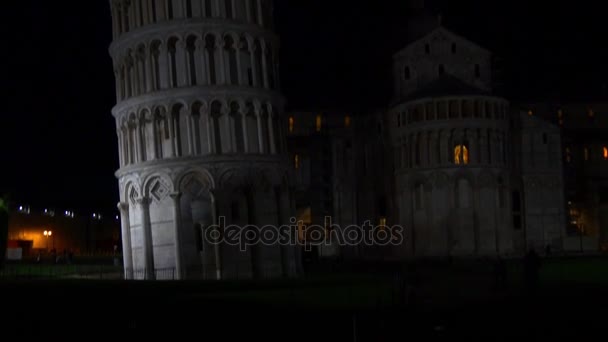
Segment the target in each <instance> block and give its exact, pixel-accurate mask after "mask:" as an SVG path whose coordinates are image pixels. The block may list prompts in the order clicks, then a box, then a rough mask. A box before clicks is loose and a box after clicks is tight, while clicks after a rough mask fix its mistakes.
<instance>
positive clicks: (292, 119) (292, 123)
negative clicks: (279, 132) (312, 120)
mask: <svg viewBox="0 0 608 342" xmlns="http://www.w3.org/2000/svg"><path fill="white" fill-rule="evenodd" d="M295 123H296V120H295V119H294V117H293V116H290V117H289V133H293V130H294V128H295Z"/></svg>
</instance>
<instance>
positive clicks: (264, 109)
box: [262, 105, 271, 153]
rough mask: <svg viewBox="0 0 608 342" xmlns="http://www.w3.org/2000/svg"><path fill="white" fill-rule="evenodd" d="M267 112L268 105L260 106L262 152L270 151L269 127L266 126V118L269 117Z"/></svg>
mask: <svg viewBox="0 0 608 342" xmlns="http://www.w3.org/2000/svg"><path fill="white" fill-rule="evenodd" d="M269 116H270V114H269V112H268V106H267V105H264V106H262V138H263V145H264V151H263V153H270V144H271V141H270V128H269V127H268V122H269V121H268V119H269Z"/></svg>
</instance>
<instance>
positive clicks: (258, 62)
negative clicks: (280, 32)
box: [254, 39, 264, 87]
mask: <svg viewBox="0 0 608 342" xmlns="http://www.w3.org/2000/svg"><path fill="white" fill-rule="evenodd" d="M254 57H255V58H254V60H255V72H256V74H257V75H256V80H257V84H256V87H263V86H264V75H263V71H264V70H263V68H262V58H263V55H262V45H261V44H260V41H259V40H257V39H256V40H255V42H254Z"/></svg>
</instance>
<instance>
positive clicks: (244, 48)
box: [239, 37, 254, 87]
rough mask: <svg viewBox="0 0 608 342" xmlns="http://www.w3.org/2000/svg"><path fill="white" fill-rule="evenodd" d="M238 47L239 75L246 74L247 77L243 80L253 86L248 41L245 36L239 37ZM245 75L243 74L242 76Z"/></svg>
mask: <svg viewBox="0 0 608 342" xmlns="http://www.w3.org/2000/svg"><path fill="white" fill-rule="evenodd" d="M239 45H240V48H239V54H240V55H239V59H240V61H241V70H240V73H241V75H246V77H247V79H245V80H243V82H244V83H246V84H247V85H248V86H250V87H253V85H254V83H253V69H252V65H251V52H250V51H249V43H248V42H247V39H245V37H241V42H240V44H239ZM244 77H245V76H244Z"/></svg>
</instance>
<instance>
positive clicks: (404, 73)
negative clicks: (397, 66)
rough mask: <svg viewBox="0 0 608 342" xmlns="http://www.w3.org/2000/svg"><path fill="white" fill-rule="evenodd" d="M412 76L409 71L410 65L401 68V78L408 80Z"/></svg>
mask: <svg viewBox="0 0 608 342" xmlns="http://www.w3.org/2000/svg"><path fill="white" fill-rule="evenodd" d="M411 77H412V74H411V72H410V67H409V66H406V67H405V69H403V78H405V80H406V81H407V80H409V79H410V78H411Z"/></svg>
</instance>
